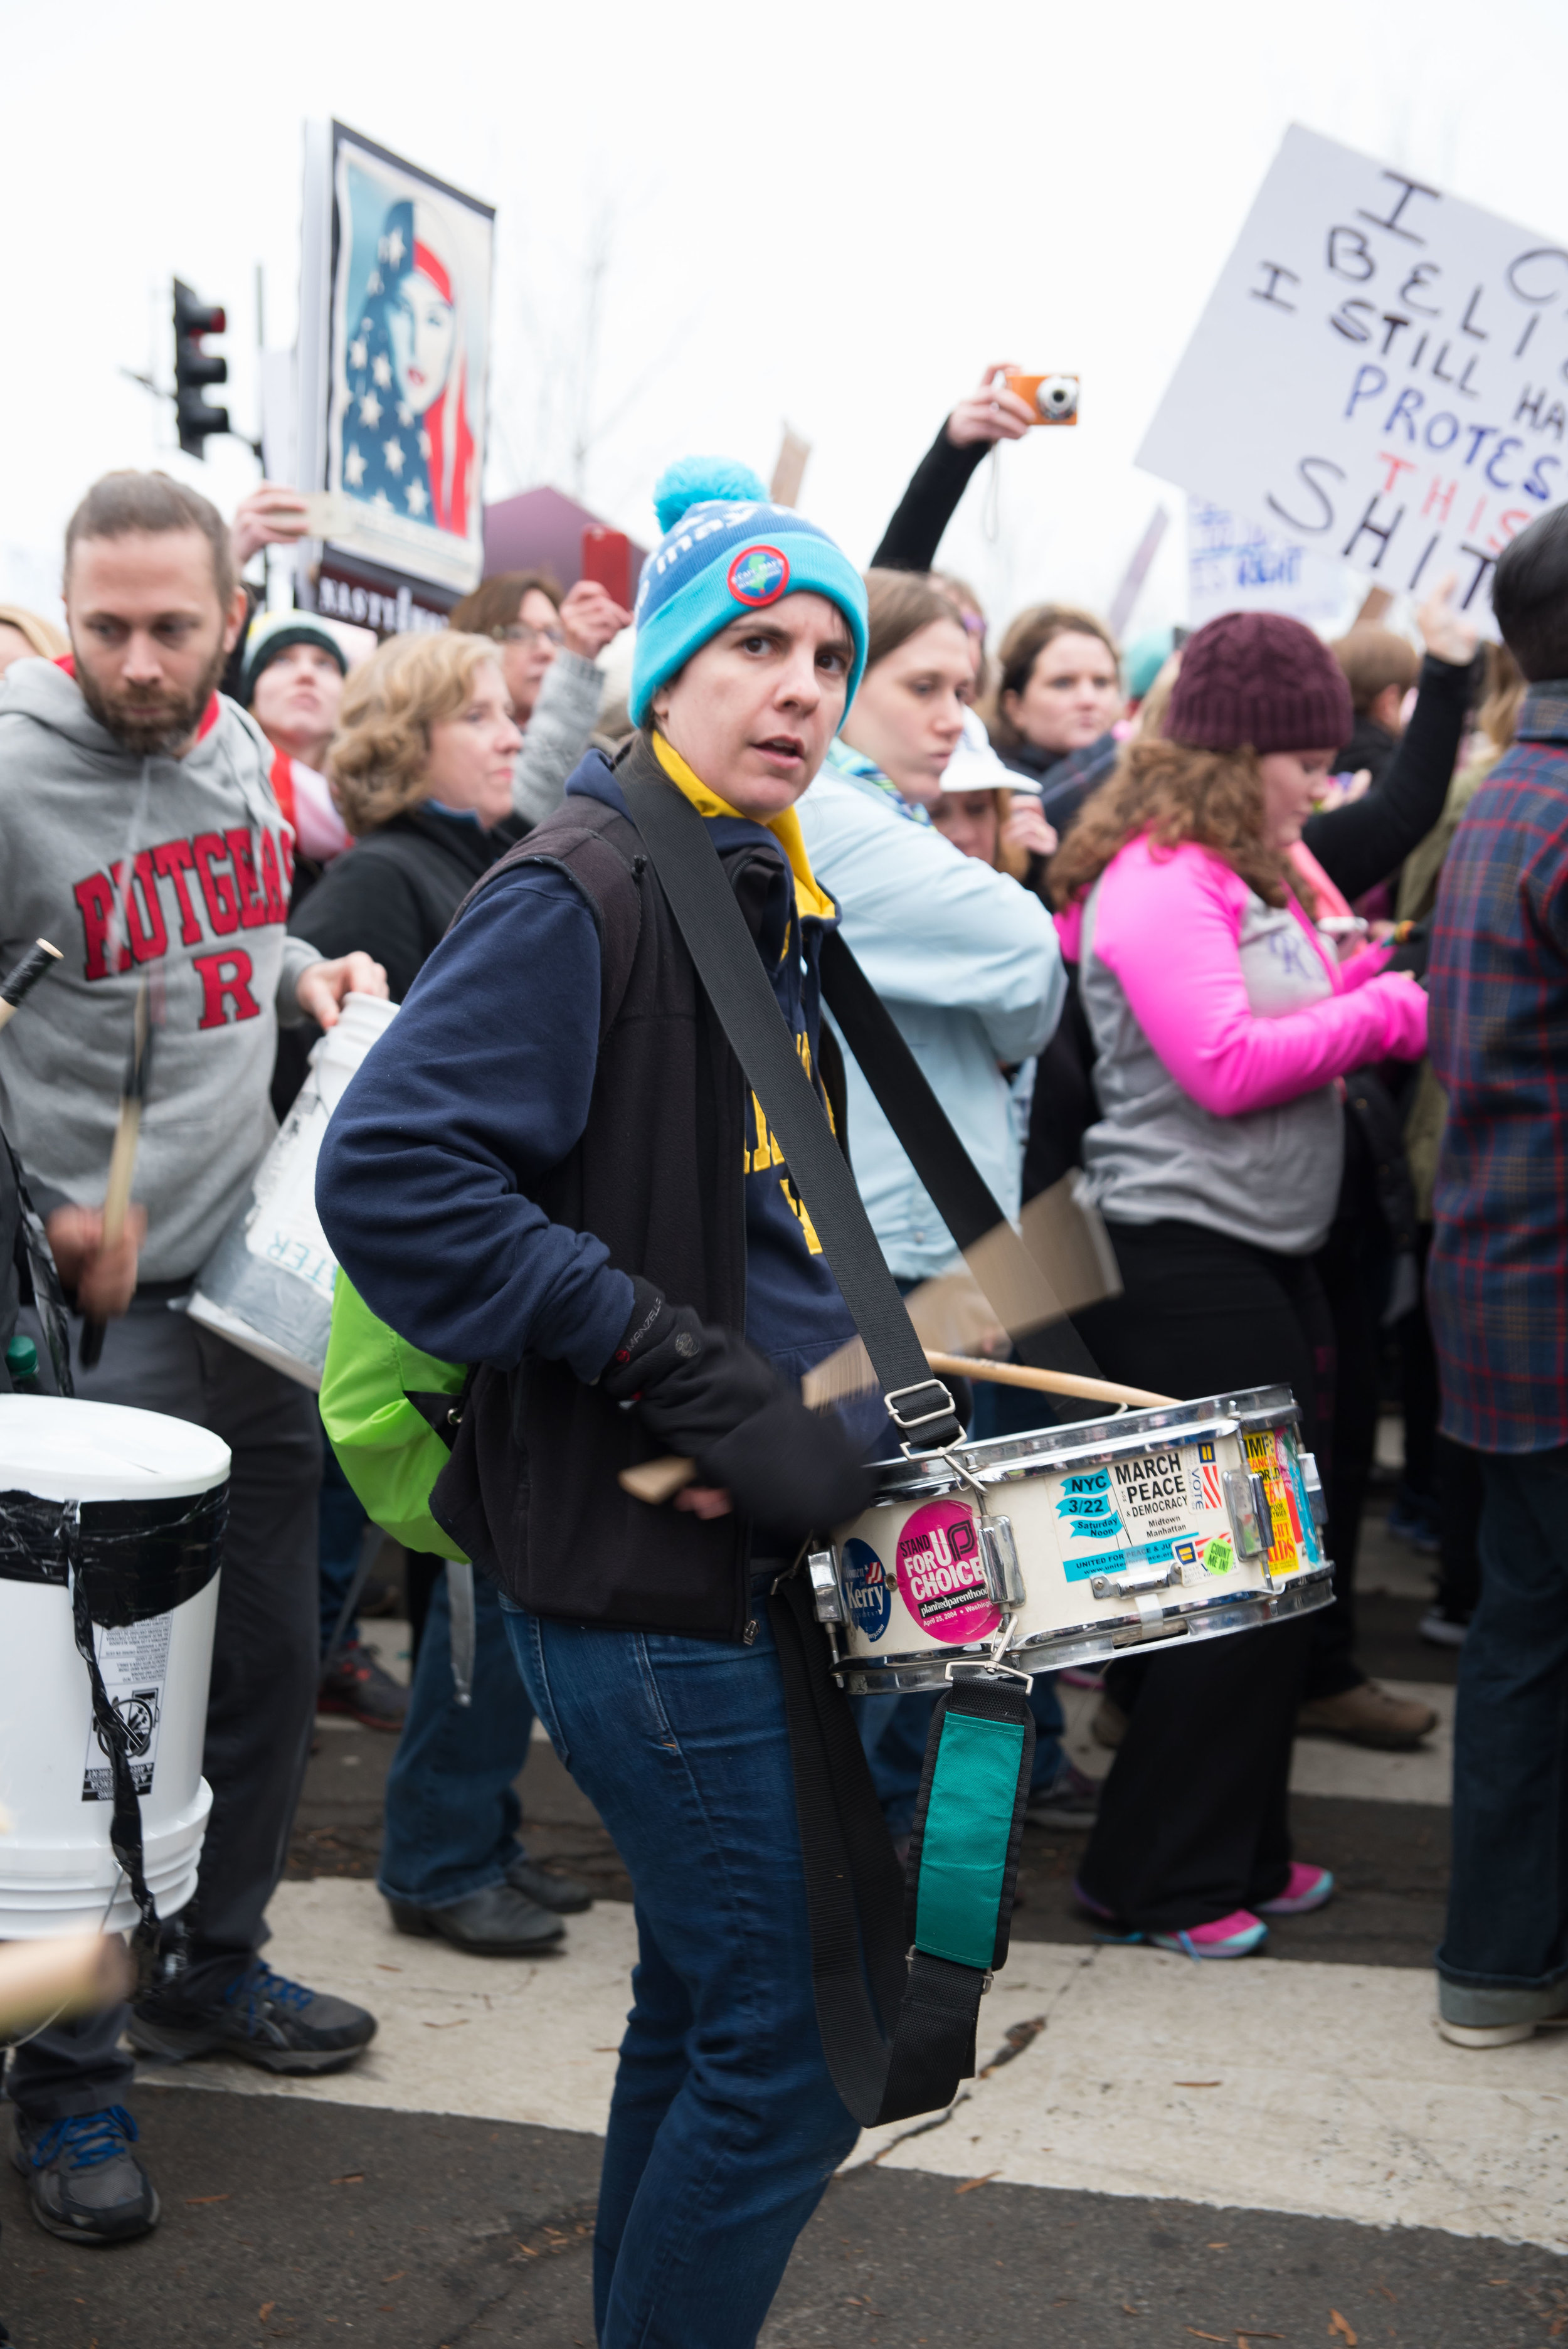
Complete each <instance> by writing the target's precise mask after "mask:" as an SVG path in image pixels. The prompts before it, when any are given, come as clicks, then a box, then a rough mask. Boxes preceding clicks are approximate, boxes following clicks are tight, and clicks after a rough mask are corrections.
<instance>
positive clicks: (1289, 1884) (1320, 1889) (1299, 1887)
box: [1258, 1859, 1334, 1917]
mask: <svg viewBox="0 0 1568 2349" xmlns="http://www.w3.org/2000/svg"><path fill="white" fill-rule="evenodd" d="M1333 1898H1334V1871H1333V1869H1332V1868H1308V1867H1307V1866H1306V1864H1305V1861H1304V1860H1299V1859H1296V1860H1293V1861H1292V1862H1291V1869H1290V1874H1289V1875H1288V1876H1287V1877H1286V1878H1285V1880H1284V1891H1283V1892H1278V1893H1276V1894H1275V1895H1274V1899H1272V1900H1260V1901H1259V1902H1258V1909H1259V1912H1260V1914H1261V1915H1263V1916H1264V1917H1305V1915H1306V1914H1307V1911H1308V1910H1309V1909H1321V1908H1322V1906H1323V1904H1324V1902H1325V1901H1326V1900H1332V1899H1333Z"/></svg>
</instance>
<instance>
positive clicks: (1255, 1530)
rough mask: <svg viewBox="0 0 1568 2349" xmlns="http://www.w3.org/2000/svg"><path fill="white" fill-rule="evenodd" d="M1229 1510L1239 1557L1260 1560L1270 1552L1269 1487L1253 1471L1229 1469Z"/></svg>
mask: <svg viewBox="0 0 1568 2349" xmlns="http://www.w3.org/2000/svg"><path fill="white" fill-rule="evenodd" d="M1224 1484H1225V1506H1226V1507H1227V1508H1228V1509H1229V1511H1230V1513H1231V1532H1232V1534H1233V1537H1234V1538H1235V1544H1236V1556H1237V1557H1261V1556H1262V1555H1263V1553H1264V1551H1265V1550H1266V1549H1267V1548H1268V1547H1269V1541H1268V1530H1267V1529H1268V1527H1269V1525H1270V1510H1269V1495H1268V1486H1267V1485H1265V1484H1264V1480H1263V1478H1262V1477H1261V1476H1259V1475H1256V1474H1255V1473H1254V1471H1253V1470H1252V1469H1251V1468H1227V1469H1226V1471H1225V1477H1224Z"/></svg>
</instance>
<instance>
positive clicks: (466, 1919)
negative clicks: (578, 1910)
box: [387, 1877, 566, 1958]
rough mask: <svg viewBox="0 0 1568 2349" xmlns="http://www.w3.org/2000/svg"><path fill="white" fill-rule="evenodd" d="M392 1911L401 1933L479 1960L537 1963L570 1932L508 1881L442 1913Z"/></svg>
mask: <svg viewBox="0 0 1568 2349" xmlns="http://www.w3.org/2000/svg"><path fill="white" fill-rule="evenodd" d="M387 1907H388V1909H390V1910H391V1911H392V1922H393V1924H394V1925H395V1926H396V1927H397V1930H398V1931H399V1932H400V1933H414V1934H419V1933H423V1934H426V1935H427V1936H428V1935H431V1934H438V1935H439V1936H440V1938H441V1940H443V1941H450V1943H451V1945H452V1947H453V1949H454V1950H466V1951H467V1952H468V1954H469V1956H470V1957H473V1958H536V1957H538V1956H539V1955H540V1954H541V1952H542V1951H545V1950H549V1949H553V1948H554V1946H555V1944H556V1942H557V1941H559V1940H561V1939H562V1936H563V1934H564V1933H565V1931H566V1928H565V1926H564V1925H563V1924H562V1921H561V1920H560V1918H559V1917H557V1916H556V1915H555V1914H554V1912H553V1910H552V1909H542V1908H541V1906H540V1904H539V1902H538V1901H537V1900H531V1899H529V1897H528V1895H527V1893H526V1892H520V1891H519V1889H518V1888H517V1886H516V1885H515V1884H513V1883H511V1882H510V1881H509V1880H508V1878H505V1877H502V1878H501V1880H500V1883H499V1884H487V1885H485V1886H483V1887H482V1889H480V1891H478V1892H469V1893H468V1894H466V1895H465V1897H464V1898H463V1899H461V1900H449V1901H448V1902H447V1903H446V1904H445V1905H444V1906H443V1907H441V1908H439V1909H428V1908H425V1907H423V1906H421V1905H418V1904H417V1903H416V1902H414V1901H412V1900H392V1899H388V1900H387Z"/></svg>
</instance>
